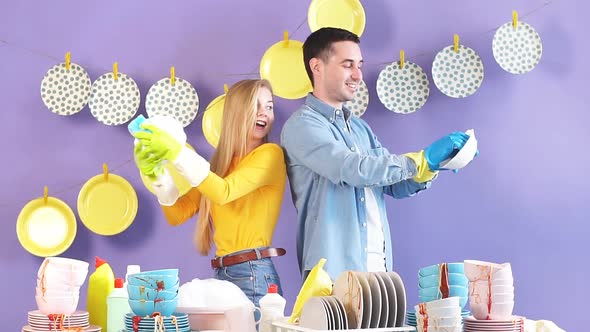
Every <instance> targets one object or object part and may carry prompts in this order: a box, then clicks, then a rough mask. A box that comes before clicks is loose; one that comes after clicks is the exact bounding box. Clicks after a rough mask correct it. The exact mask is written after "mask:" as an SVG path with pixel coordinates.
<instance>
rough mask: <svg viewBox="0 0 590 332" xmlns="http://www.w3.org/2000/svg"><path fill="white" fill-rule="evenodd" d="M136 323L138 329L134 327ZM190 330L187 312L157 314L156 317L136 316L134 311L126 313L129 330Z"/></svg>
mask: <svg viewBox="0 0 590 332" xmlns="http://www.w3.org/2000/svg"><path fill="white" fill-rule="evenodd" d="M134 323H135V324H136V325H137V326H138V329H134V328H133V326H134ZM190 330H191V328H190V326H189V323H188V315H187V314H182V313H174V314H172V315H171V316H169V317H162V316H156V317H154V318H152V317H147V316H146V317H141V316H134V315H133V314H132V313H128V314H126V315H125V331H127V332H153V331H175V332H190Z"/></svg>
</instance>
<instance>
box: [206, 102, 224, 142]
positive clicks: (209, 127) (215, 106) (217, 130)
mask: <svg viewBox="0 0 590 332" xmlns="http://www.w3.org/2000/svg"><path fill="white" fill-rule="evenodd" d="M224 106H225V94H222V95H220V96H217V97H216V98H215V99H213V100H212V101H211V103H209V105H208V106H207V108H206V109H205V112H204V113H203V121H202V122H201V126H202V128H203V135H205V139H206V140H207V142H209V144H211V146H212V147H214V148H216V147H217V143H219V137H220V136H221V120H222V119H223V107H224Z"/></svg>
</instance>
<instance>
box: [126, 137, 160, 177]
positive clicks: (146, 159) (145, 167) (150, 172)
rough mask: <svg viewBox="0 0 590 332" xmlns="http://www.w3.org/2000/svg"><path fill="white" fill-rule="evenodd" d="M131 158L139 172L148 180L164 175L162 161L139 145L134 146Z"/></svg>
mask: <svg viewBox="0 0 590 332" xmlns="http://www.w3.org/2000/svg"><path fill="white" fill-rule="evenodd" d="M133 157H134V158H133V159H135V164H136V165H137V168H139V171H140V172H141V173H142V174H144V175H146V176H148V177H149V178H156V177H158V176H159V175H162V173H164V167H162V159H160V158H158V157H157V156H155V155H153V154H151V153H150V152H149V150H148V149H146V148H145V147H144V146H143V145H142V144H141V143H139V144H137V145H135V148H134V149H133Z"/></svg>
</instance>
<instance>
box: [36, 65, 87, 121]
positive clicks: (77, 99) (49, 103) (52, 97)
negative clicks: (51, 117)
mask: <svg viewBox="0 0 590 332" xmlns="http://www.w3.org/2000/svg"><path fill="white" fill-rule="evenodd" d="M89 96H90V76H88V73H87V72H86V70H84V68H82V67H81V66H79V65H77V64H75V63H70V69H69V70H68V69H66V64H65V63H60V64H58V65H55V66H53V67H51V69H49V71H47V73H46V74H45V77H43V81H41V99H42V100H43V103H44V104H45V106H46V107H47V108H48V109H49V110H50V111H51V112H53V113H56V114H59V115H73V114H76V113H78V112H80V111H81V110H82V109H83V108H84V106H86V103H88V98H89Z"/></svg>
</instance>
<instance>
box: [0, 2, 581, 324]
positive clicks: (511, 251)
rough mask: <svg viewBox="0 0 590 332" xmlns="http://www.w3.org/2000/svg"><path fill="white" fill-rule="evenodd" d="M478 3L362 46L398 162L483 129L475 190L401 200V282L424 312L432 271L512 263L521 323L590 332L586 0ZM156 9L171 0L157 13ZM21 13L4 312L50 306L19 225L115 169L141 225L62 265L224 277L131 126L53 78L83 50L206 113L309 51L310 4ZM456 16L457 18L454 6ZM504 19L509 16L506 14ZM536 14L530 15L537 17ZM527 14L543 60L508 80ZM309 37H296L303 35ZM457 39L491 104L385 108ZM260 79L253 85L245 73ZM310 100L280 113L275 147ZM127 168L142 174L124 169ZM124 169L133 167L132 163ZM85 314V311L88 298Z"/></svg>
mask: <svg viewBox="0 0 590 332" xmlns="http://www.w3.org/2000/svg"><path fill="white" fill-rule="evenodd" d="M545 2H546V1H542V0H535V1H533V0H527V1H520V2H519V3H518V4H514V2H513V1H508V0H501V1H498V0H497V1H493V2H491V1H488V2H485V3H484V2H474V1H467V0H452V1H449V0H448V1H444V2H435V1H425V0H420V1H403V2H402V1H384V0H371V1H365V2H364V6H365V12H366V16H367V25H366V29H365V32H364V35H363V41H362V43H361V45H362V50H363V55H364V57H365V63H366V66H365V70H364V74H365V80H366V82H367V84H368V86H369V89H370V91H371V101H370V105H369V106H370V109H369V110H368V111H367V113H365V115H364V119H365V120H367V121H368V122H369V124H371V125H372V126H373V129H374V130H375V132H376V133H377V134H378V136H379V137H380V139H381V141H382V142H383V144H384V145H385V146H387V147H388V148H389V149H390V150H391V151H392V152H396V153H403V152H407V151H414V150H418V149H421V148H423V147H424V146H426V145H427V144H429V143H430V142H431V141H432V140H434V139H436V138H438V137H439V136H441V135H443V134H446V133H447V132H450V131H454V130H465V129H468V128H475V129H476V131H477V134H478V138H479V142H480V146H479V147H480V151H481V154H480V156H479V157H478V158H477V160H476V161H475V162H474V163H473V164H472V165H470V167H468V168H466V169H465V170H463V171H461V172H460V173H459V174H452V173H445V174H441V176H440V177H439V179H438V180H437V181H436V183H435V184H434V185H433V187H432V188H431V190H429V191H428V192H425V193H423V194H421V195H419V196H418V197H415V198H413V199H408V200H401V201H394V200H389V201H388V210H389V215H390V222H391V226H392V236H393V242H394V252H395V260H396V263H395V266H396V268H395V269H396V270H397V271H398V272H399V273H400V274H401V275H402V277H403V278H404V280H405V283H406V288H407V291H408V294H409V298H408V302H409V305H414V304H416V303H417V277H416V274H417V270H418V268H420V267H422V266H425V265H429V264H434V263H439V262H443V261H446V262H455V261H461V260H463V259H480V260H488V261H494V262H505V261H508V262H511V263H512V266H513V271H514V277H515V286H516V308H515V313H516V314H520V315H524V316H527V317H529V318H532V319H551V320H554V321H556V323H557V324H558V325H560V326H561V327H563V328H564V329H566V330H568V331H573V330H581V326H583V325H588V323H590V320H589V319H588V315H587V314H586V311H585V310H583V309H582V308H583V307H585V305H586V304H587V299H588V295H589V294H590V288H589V287H588V282H587V279H588V278H587V275H588V274H590V268H589V267H588V265H587V264H586V263H587V258H584V257H586V256H587V253H588V245H587V243H588V234H589V232H588V226H587V224H586V223H587V221H588V220H589V218H590V209H589V208H588V198H589V194H588V184H589V180H588V176H587V174H585V173H586V168H587V166H588V165H589V164H590V157H589V154H588V153H587V152H586V151H587V142H588V139H589V134H588V129H587V123H588V122H589V121H590V117H589V115H588V108H587V107H586V106H585V105H584V104H583V102H582V98H583V96H582V95H583V94H587V89H586V88H585V85H583V84H582V83H583V82H585V81H583V80H585V79H586V77H585V76H583V75H584V74H588V73H589V70H588V68H589V66H588V64H587V62H586V61H587V58H586V56H584V54H588V51H589V50H588V46H587V45H588V43H587V35H586V33H585V32H584V31H589V27H588V23H587V22H588V20H587V18H586V17H583V16H582V13H587V12H588V9H589V8H588V7H589V6H588V4H587V3H586V2H582V1H578V4H576V5H574V4H573V2H568V1H553V2H550V3H549V4H548V5H547V6H545V7H543V4H544V3H545ZM154 3H155V2H154ZM154 3H148V2H147V1H139V0H132V1H101V2H97V3H93V4H82V3H81V2H80V1H60V2H56V1H30V0H21V1H11V2H8V1H4V2H3V3H2V4H1V5H0V40H2V41H5V42H7V43H4V42H0V101H1V104H0V105H1V106H0V108H1V112H0V133H1V134H0V140H1V143H0V146H1V147H2V148H1V150H0V151H1V153H2V158H1V159H2V161H3V166H2V171H1V172H0V183H1V184H2V186H1V187H2V191H1V194H0V220H2V225H3V226H2V232H0V234H1V235H0V243H1V246H2V250H0V264H1V265H0V266H1V272H0V280H1V284H2V285H3V287H2V290H3V291H2V299H3V301H2V302H1V304H0V311H1V312H3V313H8V317H10V319H9V322H7V321H6V320H4V321H3V326H4V328H5V330H7V331H17V330H19V329H20V327H21V326H22V325H24V324H25V322H26V317H27V311H29V310H33V309H35V308H36V305H35V300H34V287H35V273H36V271H37V268H38V266H39V264H40V263H41V261H42V259H41V258H38V257H35V256H32V255H31V254H29V253H28V252H26V251H25V250H24V249H23V248H22V247H21V246H20V245H19V243H18V240H17V237H16V234H15V222H16V218H17V216H18V213H19V211H20V209H21V208H22V207H23V206H24V205H25V203H27V202H28V201H29V200H31V199H33V198H36V197H38V196H40V195H41V194H42V192H43V186H44V185H47V186H48V187H49V193H50V195H55V196H57V197H59V198H61V199H63V200H65V201H66V202H67V203H68V204H70V206H71V207H72V208H73V209H74V211H75V207H76V197H77V195H78V191H79V189H80V188H81V186H82V184H83V183H84V182H85V181H86V180H87V179H89V178H90V177H92V176H94V175H96V174H99V173H100V172H101V170H102V166H101V165H102V163H103V162H106V163H108V164H109V166H110V167H111V169H112V171H113V172H114V173H116V174H119V175H121V176H124V177H125V178H126V179H128V180H129V181H130V182H131V183H132V184H133V185H134V186H135V187H136V189H137V194H138V197H139V203H140V207H139V212H138V215H137V218H136V219H135V222H134V223H133V225H132V226H131V227H130V228H129V229H128V230H127V231H125V232H123V233H122V234H119V235H117V236H112V237H102V236H98V235H96V234H94V233H91V232H90V231H88V230H87V229H86V228H85V227H84V226H83V225H82V223H81V222H78V234H77V237H76V239H75V241H74V243H73V245H72V246H71V247H70V249H69V250H67V251H66V252H65V253H64V254H63V255H62V256H65V257H73V258H78V259H83V260H88V261H92V260H93V257H94V256H95V255H100V256H101V257H103V258H105V259H107V260H108V261H109V262H110V263H111V264H112V266H113V268H114V270H115V273H116V274H117V275H118V276H123V275H124V273H125V266H126V265H127V264H141V266H142V268H143V269H144V270H148V269H158V268H167V267H179V268H180V269H181V275H180V276H181V279H182V281H183V282H185V281H189V280H190V279H192V278H195V277H199V278H208V277H211V276H212V271H211V269H210V268H209V265H208V258H206V257H200V256H199V255H198V254H197V253H196V252H195V251H194V249H193V247H192V240H191V239H192V232H193V229H194V222H189V223H187V224H186V225H183V226H180V227H177V228H172V227H170V226H168V225H167V224H166V222H165V220H164V218H163V216H162V213H161V212H160V210H159V208H158V205H157V203H156V200H155V198H154V197H153V196H152V195H151V194H150V193H149V192H148V191H147V190H145V189H144V188H143V186H142V184H141V180H140V178H139V176H138V172H137V169H136V168H135V166H134V165H133V163H132V162H126V161H129V160H130V158H131V151H132V150H131V149H132V147H131V146H132V143H131V142H132V141H131V139H130V137H129V135H128V133H127V131H126V128H125V126H118V127H107V126H104V125H102V124H100V123H99V122H97V121H96V120H95V119H94V118H93V117H92V116H91V115H90V113H89V111H88V108H85V109H84V111H83V112H81V113H79V114H77V115H75V116H71V117H61V116H58V115H55V114H53V113H51V112H49V111H48V110H47V109H46V108H45V107H44V105H43V103H42V101H41V98H40V95H39V87H40V83H41V79H42V78H43V75H44V74H45V72H46V71H47V70H48V69H49V68H50V67H51V66H53V65H54V64H56V63H57V62H61V61H62V59H63V56H64V54H65V52H66V51H71V52H72V61H73V62H75V63H78V64H81V65H82V66H83V67H85V68H86V70H87V71H88V72H89V74H90V77H91V78H92V79H93V80H94V79H96V78H97V77H98V76H99V75H101V74H103V73H105V72H107V71H110V69H111V65H112V63H113V62H114V61H118V62H119V70H120V71H121V72H123V73H126V74H128V75H130V76H131V77H132V78H134V79H135V80H136V81H137V83H138V84H139V87H140V90H141V93H142V104H141V108H140V112H142V113H144V114H145V109H144V107H143V104H144V98H145V94H146V93H147V90H148V89H149V87H150V85H151V84H152V83H154V82H156V81H157V80H159V79H161V78H163V77H165V76H166V75H168V70H169V67H170V66H171V65H174V66H175V67H176V74H177V76H178V77H182V78H184V79H187V80H189V81H190V82H191V83H192V84H193V85H194V86H195V88H196V89H197V92H198V93H199V97H200V100H201V107H200V111H202V110H203V109H204V108H205V106H206V105H207V104H208V103H209V102H210V101H211V100H212V99H213V98H214V97H215V96H217V95H219V94H221V93H222V91H223V84H224V83H228V84H230V85H231V84H232V83H234V82H236V81H237V80H239V79H241V78H244V77H252V78H253V77H257V76H258V75H257V74H256V73H257V71H258V62H259V60H260V58H261V56H262V55H263V53H264V51H265V50H266V48H267V47H269V46H270V45H272V44H273V43H275V42H277V41H278V40H280V39H281V38H282V32H283V30H289V31H290V32H291V37H292V38H293V39H298V40H304V39H305V37H306V36H307V35H308V34H309V29H308V27H307V24H306V23H305V24H303V25H302V26H301V27H300V28H299V29H298V30H297V31H295V30H296V28H297V27H298V26H300V24H301V23H302V22H303V21H304V20H305V19H306V17H307V6H308V1H301V0H290V1H280V2H279V1H263V0H250V1H238V0H231V1H172V2H166V3H167V5H164V2H157V3H158V4H154ZM443 3H444V4H443ZM492 3H493V4H492ZM539 7H543V8H542V9H540V10H537V11H534V12H533V13H532V14H531V15H529V16H525V15H526V14H527V13H529V12H531V11H533V10H534V9H536V8H539ZM512 10H518V11H519V13H520V15H521V19H522V20H523V21H525V22H527V23H529V24H531V25H532V26H533V27H535V28H536V29H537V31H538V32H539V34H540V36H541V39H542V40H543V57H542V59H541V62H540V64H539V65H538V67H537V68H536V69H535V70H533V71H532V72H530V73H528V74H525V75H521V76H515V75H512V74H509V73H507V72H504V71H503V70H502V69H501V68H500V67H499V66H498V65H497V64H496V63H495V61H494V59H493V56H492V51H491V42H492V37H493V31H494V29H495V28H496V27H498V26H500V25H501V24H503V23H505V22H507V21H509V20H510V19H511V11H512ZM293 31H295V32H294V33H293ZM454 33H458V34H459V35H460V36H461V41H462V43H464V44H465V45H467V46H469V47H471V48H473V49H475V50H476V51H478V52H479V54H480V56H481V57H482V59H483V61H484V66H485V78H484V82H483V85H482V87H481V89H480V90H479V91H478V92H477V93H476V94H475V95H473V96H471V97H468V98H465V99H459V100H456V99H452V98H449V97H446V96H444V95H442V94H441V93H440V92H439V91H438V90H437V89H436V88H435V87H434V85H433V84H431V95H430V99H429V100H428V102H427V104H426V105H425V107H424V108H422V109H421V110H419V111H418V112H417V113H415V114H412V115H406V116H402V115H397V114H394V113H391V112H389V111H387V110H386V109H385V108H384V107H383V106H382V105H381V103H380V102H379V100H378V98H377V95H376V93H375V82H376V79H377V75H378V73H379V71H380V70H381V69H382V68H383V67H384V65H383V64H384V63H387V62H391V61H394V60H397V57H398V52H399V49H400V48H403V49H405V51H406V59H407V60H408V61H412V62H416V63H418V64H419V65H421V66H422V67H423V68H424V69H425V70H427V72H428V74H429V78H430V76H431V75H430V67H431V63H432V60H433V58H434V55H435V54H436V52H437V51H438V50H439V49H442V48H443V47H445V46H447V45H449V44H451V43H452V37H453V34H454ZM244 73H250V75H246V76H240V75H236V74H244ZM300 103H301V100H296V101H287V100H283V99H280V98H277V115H276V118H277V121H276V124H275V130H274V133H273V140H274V141H278V133H279V132H280V128H281V126H282V124H283V123H284V121H285V120H286V118H287V117H288V116H289V114H290V113H291V112H292V111H293V110H294V109H295V108H296V107H297V106H298V105H299V104H300ZM200 119H201V115H199V117H198V119H197V120H196V121H195V122H194V123H193V124H191V125H190V126H189V127H188V128H187V130H188V134H189V142H190V143H192V145H193V146H194V147H195V148H196V149H197V150H198V151H200V152H202V153H203V154H205V155H206V156H207V157H209V156H210V155H211V152H212V149H211V147H210V146H209V145H208V144H207V143H206V141H205V139H204V137H203V135H202V132H201V120H200ZM125 162H126V163H125ZM121 164H123V165H122V166H119V167H117V166H118V165H121ZM294 216H295V211H294V208H293V206H292V204H291V199H290V196H289V194H288V191H287V193H286V196H285V200H284V204H283V210H282V214H281V218H280V221H279V226H278V228H277V231H276V237H275V242H274V244H275V245H276V246H282V247H285V248H287V250H288V254H287V255H286V256H285V257H282V258H280V259H277V260H276V261H275V262H276V264H277V266H278V269H279V272H280V275H281V278H282V282H283V287H284V289H285V293H286V294H285V295H286V297H287V299H288V303H289V305H288V311H289V312H290V310H291V307H292V305H293V302H294V299H295V296H296V294H297V292H298V289H299V286H300V277H299V273H298V268H297V262H296V256H295V242H294V230H295V224H294V220H295V217H294ZM85 291H86V288H85V287H84V288H83V294H82V295H83V296H82V298H81V300H80V303H81V305H80V306H79V307H80V308H83V307H85V296H84V293H85Z"/></svg>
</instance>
